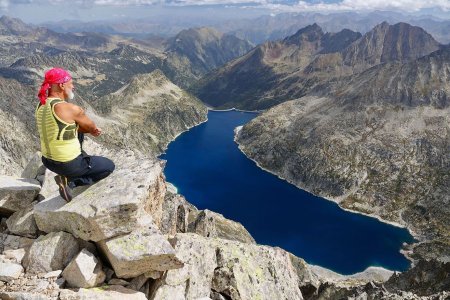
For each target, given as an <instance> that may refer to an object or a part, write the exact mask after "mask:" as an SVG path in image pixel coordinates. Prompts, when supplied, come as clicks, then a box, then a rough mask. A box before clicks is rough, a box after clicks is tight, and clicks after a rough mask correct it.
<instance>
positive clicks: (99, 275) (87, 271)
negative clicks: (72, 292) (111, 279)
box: [62, 249, 106, 288]
mask: <svg viewBox="0 0 450 300" xmlns="http://www.w3.org/2000/svg"><path fill="white" fill-rule="evenodd" d="M62 276H63V277H64V278H65V279H66V281H67V283H68V285H69V286H70V287H79V288H80V287H81V288H90V287H95V286H98V285H99V284H101V283H103V281H105V278H106V275H105V272H103V270H102V264H101V262H100V261H99V260H98V259H97V258H96V257H95V256H94V254H92V253H91V252H89V251H88V250H87V249H83V250H81V251H80V253H78V255H77V256H75V258H74V259H73V260H72V261H71V262H70V263H69V264H68V265H67V267H66V268H65V269H64V271H63V273H62Z"/></svg>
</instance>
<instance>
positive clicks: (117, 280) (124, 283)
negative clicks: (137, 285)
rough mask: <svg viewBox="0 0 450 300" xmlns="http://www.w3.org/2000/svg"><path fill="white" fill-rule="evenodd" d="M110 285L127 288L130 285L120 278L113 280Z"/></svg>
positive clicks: (109, 282)
mask: <svg viewBox="0 0 450 300" xmlns="http://www.w3.org/2000/svg"><path fill="white" fill-rule="evenodd" d="M108 284H109V285H121V286H127V285H128V284H130V283H129V282H128V281H126V280H124V279H120V278H113V279H111V280H110V281H108Z"/></svg>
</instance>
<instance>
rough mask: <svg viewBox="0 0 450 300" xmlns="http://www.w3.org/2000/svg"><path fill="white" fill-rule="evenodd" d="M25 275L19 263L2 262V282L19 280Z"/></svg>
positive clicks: (0, 275) (0, 264)
mask: <svg viewBox="0 0 450 300" xmlns="http://www.w3.org/2000/svg"><path fill="white" fill-rule="evenodd" d="M22 273H23V267H22V266H21V265H20V264H17V263H13V262H11V263H5V262H0V280H2V281H6V282H9V281H11V280H14V279H17V278H19V276H20V275H21V274H22Z"/></svg>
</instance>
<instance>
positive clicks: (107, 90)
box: [0, 16, 450, 299]
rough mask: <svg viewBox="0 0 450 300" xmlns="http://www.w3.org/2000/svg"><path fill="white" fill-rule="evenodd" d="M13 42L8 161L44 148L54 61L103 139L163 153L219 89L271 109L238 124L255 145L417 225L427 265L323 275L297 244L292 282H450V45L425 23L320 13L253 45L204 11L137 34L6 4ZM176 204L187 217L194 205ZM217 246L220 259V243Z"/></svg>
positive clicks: (277, 165) (317, 187)
mask: <svg viewBox="0 0 450 300" xmlns="http://www.w3.org/2000/svg"><path fill="white" fill-rule="evenodd" d="M317 17H318V16H317ZM436 22H440V21H436ZM368 24H370V22H368ZM230 26H231V25H230ZM280 26H281V25H280ZM336 28H337V27H336ZM280 32H281V31H280ZM280 34H281V33H280ZM0 45H1V47H0V124H1V125H2V126H1V128H2V130H0V146H1V147H0V154H1V159H0V166H1V171H2V175H5V174H6V175H13V176H19V175H20V174H21V173H22V171H23V169H24V167H25V166H26V164H27V162H28V161H29V159H28V158H29V157H31V156H32V155H33V153H35V151H36V150H38V147H39V144H38V137H37V135H36V134H37V131H36V128H35V124H34V109H35V107H36V104H37V97H36V91H37V90H38V88H39V85H40V84H41V81H42V76H43V73H44V71H45V70H47V69H50V68H51V67H54V66H59V67H63V68H66V69H68V70H69V71H70V72H71V74H72V75H73V77H74V79H75V83H76V90H75V92H76V94H77V98H76V101H75V103H77V104H79V105H81V106H83V107H84V108H85V109H86V110H87V112H88V115H89V116H91V117H92V118H93V119H94V120H95V121H96V123H98V124H99V126H101V127H102V128H103V129H104V132H105V134H104V135H103V136H101V138H99V139H98V140H97V141H98V142H99V143H100V146H102V147H103V148H105V149H111V151H112V150H117V149H131V150H133V151H135V152H140V153H141V154H144V155H145V156H147V157H149V158H151V159H155V157H156V156H157V155H158V154H160V153H162V152H163V151H164V149H165V148H166V147H167V144H168V143H169V142H170V141H171V140H173V139H174V138H175V137H176V136H178V135H179V134H180V133H182V132H183V131H185V130H188V129H189V128H190V127H192V126H195V125H197V124H199V123H201V122H204V121H206V119H207V107H206V105H209V106H212V107H215V108H230V107H238V108H241V109H250V110H256V109H257V110H264V111H263V113H262V114H260V115H259V116H258V117H256V118H255V119H254V120H252V121H251V122H249V123H248V124H247V125H245V126H244V127H243V128H242V130H240V131H237V133H236V142H237V143H238V144H239V147H240V149H241V150H242V151H243V152H244V153H245V154H246V155H247V156H248V157H249V158H250V159H253V160H255V161H256V162H257V163H258V164H259V165H260V166H261V167H264V168H265V169H267V170H268V171H270V172H272V173H274V174H276V175H278V176H280V177H282V178H284V179H286V180H287V181H289V182H291V183H293V184H295V185H296V186H298V187H300V188H302V189H305V190H307V191H310V192H312V193H314V194H317V195H320V196H322V197H325V198H327V199H329V200H332V201H335V202H337V203H338V204H339V205H340V206H341V207H343V208H345V209H350V210H352V211H357V212H360V213H363V214H367V215H370V216H374V217H377V218H380V219H382V220H384V221H389V222H393V223H397V224H399V225H402V226H405V227H407V228H408V229H409V230H410V231H411V233H412V234H413V235H414V237H415V238H416V240H417V242H416V243H414V244H412V245H405V246H404V249H403V251H404V253H405V254H406V255H407V256H408V257H409V258H411V259H412V260H413V262H414V265H415V268H413V269H412V270H411V271H408V272H405V273H404V274H402V275H400V276H397V275H396V274H394V275H393V276H392V277H391V279H389V281H386V280H384V281H386V287H387V289H388V290H386V287H384V286H377V285H375V284H372V285H370V284H368V285H366V283H367V282H368V280H365V281H364V280H362V281H361V279H358V280H360V281H352V279H349V278H345V280H344V279H342V278H340V277H339V276H338V275H333V274H332V273H331V272H325V275H324V277H326V278H327V279H326V280H324V279H323V277H320V278H321V279H320V282H318V281H319V280H318V279H317V278H316V277H317V274H316V272H318V271H317V269H315V271H314V272H312V271H310V269H309V267H308V268H307V267H305V266H303V265H302V264H304V262H302V261H301V260H300V259H298V258H294V257H291V258H289V261H291V262H290V263H289V265H290V266H291V264H294V265H295V269H296V272H297V273H298V274H302V275H301V276H305V277H304V278H303V277H302V278H303V279H302V281H301V285H300V282H299V283H297V282H296V283H295V284H294V286H296V287H297V288H300V289H301V293H302V294H303V295H304V298H305V299H326V298H327V297H328V298H330V297H337V298H338V297H344V296H343V295H347V296H349V297H350V296H352V297H353V296H355V297H356V296H360V295H366V296H367V295H368V294H370V295H371V297H373V298H374V299H376V298H377V297H379V296H380V295H385V296H386V295H391V296H392V293H393V294H395V293H396V291H397V290H398V289H401V290H411V291H413V292H414V293H417V294H420V295H430V294H432V293H434V292H436V289H435V288H434V287H435V286H439V288H438V289H441V290H439V291H438V292H442V290H443V289H445V288H446V286H448V280H449V279H448V272H447V275H445V273H446V272H445V271H442V270H444V269H445V268H447V269H448V266H449V263H448V261H449V259H448V258H449V257H450V253H449V249H450V247H449V246H450V240H449V236H450V228H449V224H450V220H449V217H448V216H449V215H450V214H449V213H450V211H449V209H448V207H449V206H448V203H449V201H450V199H449V197H450V190H449V187H450V177H449V174H450V152H449V151H448V150H449V147H450V146H449V145H450V127H449V124H450V123H449V115H450V84H449V83H450V78H449V76H450V75H449V74H450V71H449V70H450V66H449V62H450V47H449V46H448V45H443V44H441V43H439V42H437V41H436V40H435V39H434V38H433V36H432V35H430V34H429V33H428V32H427V31H425V30H424V29H422V28H419V27H416V26H412V25H410V24H406V23H397V24H394V25H389V24H388V23H387V22H380V23H379V24H378V25H376V26H375V27H373V28H372V29H370V30H368V31H366V32H362V33H360V32H357V31H353V30H350V29H342V30H341V31H339V32H326V30H324V29H323V28H322V26H319V25H318V24H317V23H313V24H312V25H308V26H306V27H303V28H297V29H296V30H295V32H294V33H293V34H291V35H286V36H283V37H282V38H280V39H277V40H273V41H265V42H264V43H262V44H260V45H257V46H253V45H252V43H250V42H248V41H246V40H243V39H241V38H238V37H236V36H233V35H229V34H226V33H221V32H219V31H217V30H216V29H212V28H205V27H198V28H191V29H186V30H182V31H180V32H178V34H177V35H175V36H173V37H171V38H168V39H164V40H161V39H149V38H148V39H145V38H143V39H139V38H136V37H129V36H124V35H116V34H115V35H110V34H105V33H58V32H55V31H52V30H50V29H46V28H43V27H36V26H31V25H27V24H25V23H23V22H21V21H20V20H18V19H13V18H8V17H2V18H0ZM196 96H197V97H198V98H197V97H196ZM200 100H202V101H203V103H202V102H201V101H200ZM205 103H206V105H205ZM130 157H131V156H130ZM131 160H132V159H131V158H130V161H131ZM124 161H128V160H127V159H125V160H124ZM161 178H162V177H161ZM161 182H162V181H161ZM164 184H165V183H164ZM138 188H139V187H138ZM172 200H173V199H172ZM174 201H175V200H174ZM177 201H181V200H177ZM167 205H169V204H167ZM173 205H174V206H175V205H177V207H176V208H175V212H171V214H173V215H177V219H176V220H177V222H178V221H179V220H178V214H180V216H181V215H183V214H184V213H183V210H184V208H183V207H184V206H183V205H186V206H189V205H188V204H183V205H178V204H173ZM179 210H180V211H179ZM165 213H166V212H165ZM183 217H186V216H185V215H183ZM180 218H181V217H180ZM204 219H205V220H206V217H205V218H204ZM208 220H213V219H212V218H208ZM200 221H201V220H200ZM200 221H198V222H199V223H201V222H200ZM196 222H197V221H196ZM205 222H206V221H205ZM208 222H209V221H208ZM211 222H213V221H211ZM178 225H179V224H178V223H177V226H176V227H178ZM180 226H181V225H180ZM199 226H200V225H199ZM204 226H209V225H204ZM211 226H212V225H211ZM181 227H183V226H181ZM181 227H180V228H181ZM184 227H186V226H184ZM205 228H206V227H205ZM208 228H209V227H208ZM177 230H178V229H177ZM180 230H184V231H183V232H185V229H180ZM203 231H207V230H206V229H204V230H203ZM175 232H176V231H175ZM205 247H206V246H205ZM205 249H209V250H211V249H213V250H211V251H212V252H214V251H215V252H216V256H217V258H215V259H217V262H218V261H219V260H220V259H221V256H220V255H221V254H220V253H219V254H217V251H216V250H217V248H207V247H206V248H205ZM209 250H208V251H209ZM188 252H189V251H188ZM189 253H190V252H189ZM191 254H192V253H191ZM189 257H190V256H189ZM428 259H433V262H427V260H428ZM205 268H206V267H205ZM223 268H224V267H223ZM447 269H445V270H447ZM222 270H223V269H222ZM305 270H306V271H305ZM208 271H212V272H214V273H216V271H217V270H208ZM219 271H220V270H219ZM219 271H217V272H218V273H220V272H222V271H220V272H219ZM267 272H268V273H270V274H271V276H273V277H274V278H275V279H276V278H277V275H276V274H275V273H273V270H271V269H268V271H267ZM305 272H309V273H308V274H309V275H304V273H305ZM322 272H323V271H322ZM433 272H437V275H436V276H438V277H439V278H437V279H436V277H435V275H434V273H433ZM319 273H320V272H319ZM233 274H234V273H233ZM274 274H275V275H274ZM377 274H378V273H377ZM430 274H432V275H430ZM442 274H444V275H442ZM216 275H217V274H216ZM219 275H220V274H219ZM219 275H217V276H216V277H214V278H223V277H221V276H219ZM299 276H300V275H299ZM308 276H310V277H311V278H313V277H314V278H316V279H314V280H313V279H308V278H310V277H308ZM364 276H367V275H364ZM445 276H447V277H445ZM337 277H339V278H340V279H339V280H336V281H334V280H335V278H337ZM419 277H420V279H417V278H419ZM270 278H272V277H270ZM283 278H284V277H283ZM305 278H306V279H305ZM358 278H359V277H358ZM370 278H372V277H370ZM275 279H274V282H277V280H275ZM164 280H166V278H163V279H161V280H160V282H162V281H164ZM250 280H252V279H250ZM305 281H306V283H305ZM316 281H317V282H316ZM209 282H211V278H210V280H209ZM337 282H338V283H337ZM342 282H344V283H342ZM362 282H364V284H363V283H362ZM411 282H414V283H411ZM434 282H437V283H436V284H435V283H434ZM188 283H189V280H188ZM416 283H417V284H416ZM213 284H214V286H215V287H216V288H217V290H216V291H214V293H212V294H214V295H216V296H217V295H218V296H217V297H218V298H217V299H223V298H220V297H225V296H227V297H229V298H232V299H238V297H235V296H234V295H235V294H233V293H231V292H229V291H228V290H226V288H225V287H224V288H223V289H222V287H223V286H228V284H225V283H223V282H213ZM161 286H163V287H167V286H169V285H168V284H166V283H161ZM430 286H431V288H430ZM154 287H155V289H158V288H159V287H160V286H154ZM219 287H220V288H221V289H220V293H219V292H218V291H219ZM186 289H187V290H188V288H187V287H186ZM183 291H184V292H186V293H188V291H186V290H183ZM224 295H225V296H224ZM230 295H233V297H234V298H233V297H231V296H230ZM396 296H398V295H397V294H396ZM444 296H445V295H444ZM380 297H381V296H380ZM386 297H387V296H386ZM398 297H401V296H398ZM398 297H397V298H395V299H400V298H398ZM412 297H416V296H415V295H414V296H412ZM225 298H226V297H225ZM226 299H228V298H226ZM413 299H414V298H413Z"/></svg>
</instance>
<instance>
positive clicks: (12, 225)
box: [6, 203, 38, 238]
mask: <svg viewBox="0 0 450 300" xmlns="http://www.w3.org/2000/svg"><path fill="white" fill-rule="evenodd" d="M33 205H34V203H32V204H31V205H30V206H28V207H27V208H24V209H21V210H18V211H16V212H15V213H13V214H12V216H10V217H9V218H8V220H7V221H6V224H7V226H8V229H9V231H10V232H11V233H13V234H17V235H20V236H26V237H30V238H35V237H36V236H37V231H38V228H37V226H36V221H35V220H34V216H33Z"/></svg>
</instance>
